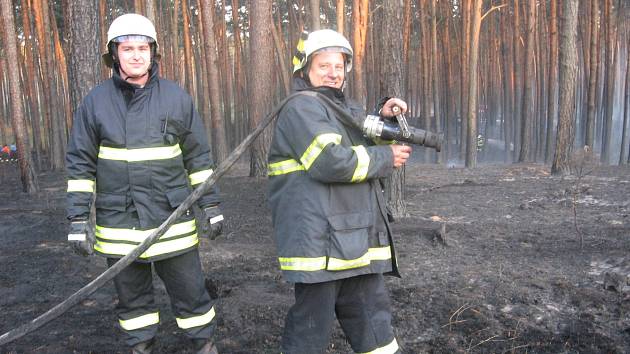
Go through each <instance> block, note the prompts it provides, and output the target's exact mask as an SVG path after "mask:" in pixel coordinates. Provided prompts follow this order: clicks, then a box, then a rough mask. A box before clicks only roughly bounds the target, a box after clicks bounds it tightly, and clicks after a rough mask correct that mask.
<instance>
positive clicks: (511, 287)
mask: <svg viewBox="0 0 630 354" xmlns="http://www.w3.org/2000/svg"><path fill="white" fill-rule="evenodd" d="M0 169H1V171H0V177H1V178H2V186H3V187H2V191H0V200H2V204H1V205H0V240H1V242H0V313H1V315H0V333H5V332H8V331H9V330H11V329H13V328H15V327H17V326H20V325H23V324H24V323H26V322H27V321H30V320H31V319H33V318H35V317H37V316H39V315H41V314H42V313H44V312H45V311H47V310H49V309H50V308H52V307H53V306H55V305H56V304H58V303H60V302H61V301H63V300H64V299H66V298H67V297H68V296H69V295H71V294H72V293H74V292H75V291H77V290H78V289H80V288H81V287H83V286H84V285H85V284H87V283H88V282H89V281H91V280H92V279H94V278H95V277H96V276H98V275H99V274H100V273H102V272H103V271H104V270H105V268H106V265H105V261H104V259H103V258H100V257H98V256H91V257H87V258H83V257H80V256H77V255H75V254H74V253H73V252H72V251H71V248H70V247H69V246H68V245H67V242H66V241H65V239H66V233H67V226H68V223H67V221H66V220H65V217H64V207H65V177H64V176H63V174H61V173H57V174H55V173H46V174H42V175H40V176H39V181H40V187H41V191H40V192H39V193H38V194H37V195H34V196H29V195H26V194H24V193H22V192H21V185H20V182H19V175H18V173H17V171H16V169H17V167H16V165H15V164H4V165H2V166H0ZM219 185H220V187H221V195H222V198H223V200H224V203H223V205H222V207H223V212H224V215H225V217H226V220H227V224H226V228H225V230H224V235H223V236H222V237H221V238H219V239H217V240H214V241H209V240H205V239H204V240H202V241H201V245H200V254H201V257H202V261H203V266H204V271H205V273H206V277H207V287H208V289H209V290H210V292H211V294H212V295H213V296H214V297H216V301H217V305H216V309H217V319H216V320H217V331H216V334H215V341H216V344H217V347H218V348H219V352H221V353H277V352H278V347H279V342H280V337H281V334H282V326H283V323H284V316H285V314H286V312H287V310H288V308H289V306H290V305H291V303H292V300H293V293H292V286H291V285H290V284H288V283H286V282H285V281H284V280H283V279H282V276H281V274H280V271H279V269H278V265H277V261H276V258H275V249H274V243H273V239H272V227H271V216H270V212H269V208H268V207H267V202H266V190H267V189H266V180H265V179H262V178H250V177H247V171H246V170H245V167H243V166H237V168H236V169H234V170H233V171H231V172H230V174H229V175H228V176H226V177H225V178H223V179H222V180H221V181H220V182H219ZM406 200H407V216H406V217H403V218H399V219H398V220H397V222H396V223H395V224H394V231H395V246H396V249H397V253H398V264H399V267H400V269H401V273H402V276H403V277H402V278H400V279H398V278H391V277H388V278H387V285H388V288H389V291H390V295H391V299H392V307H393V313H394V321H393V325H394V327H395V333H396V335H397V339H398V342H399V344H400V346H401V349H402V350H403V352H404V353H628V352H630V286H629V285H630V284H628V280H629V277H630V252H629V251H630V216H629V215H630V168H629V167H596V168H593V169H592V171H589V173H588V174H585V175H583V176H582V177H580V178H577V177H575V176H573V177H557V176H551V175H550V174H549V168H548V167H547V166H543V165H536V164H527V165H521V164H515V165H483V166H480V167H478V168H476V169H461V168H447V167H444V166H435V165H422V164H412V165H409V166H408V167H407V169H406ZM155 284H156V301H157V302H158V303H159V304H160V306H161V312H162V316H161V318H162V323H161V325H160V330H159V334H158V336H159V337H158V340H157V352H160V353H190V352H192V349H191V344H190V343H189V342H188V340H186V338H184V336H183V334H182V333H181V332H180V331H179V330H178V328H177V326H176V324H175V320H174V318H173V316H172V312H171V310H170V307H169V302H168V297H167V296H166V293H165V290H164V287H163V286H162V284H161V283H160V281H159V280H157V279H156V282H155ZM115 306H116V296H115V290H114V286H113V284H111V283H108V284H107V285H105V286H104V287H103V288H101V289H99V290H98V291H96V292H95V293H93V294H92V295H90V296H89V297H88V299H86V300H84V301H83V302H82V303H81V304H80V305H78V306H75V307H74V308H72V309H71V310H69V311H68V312H67V313H65V314H64V315H62V316H61V317H59V318H57V319H55V320H53V321H52V322H50V323H48V324H47V325H45V326H43V327H42V328H40V329H38V330H37V331H35V332H33V333H30V334H28V335H26V336H24V337H22V338H20V339H18V340H16V341H14V342H11V343H9V344H6V345H4V346H3V347H0V352H2V353H90V352H91V353H123V352H128V348H126V347H125V344H124V342H123V341H122V340H121V336H120V333H119V331H118V329H117V324H116V322H117V320H116V315H115ZM349 352H351V349H350V346H349V345H348V344H347V343H346V341H345V339H344V336H343V333H342V332H341V329H340V328H338V327H337V328H336V329H335V331H334V332H333V336H332V338H331V344H330V346H329V349H328V353H349Z"/></svg>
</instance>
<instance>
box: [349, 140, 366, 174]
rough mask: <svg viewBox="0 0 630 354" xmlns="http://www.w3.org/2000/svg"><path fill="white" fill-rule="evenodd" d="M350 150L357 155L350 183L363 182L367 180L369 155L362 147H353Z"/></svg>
mask: <svg viewBox="0 0 630 354" xmlns="http://www.w3.org/2000/svg"><path fill="white" fill-rule="evenodd" d="M352 150H354V153H355V154H356V155H357V168H356V169H355V170H354V175H352V181H351V182H363V181H365V179H366V178H367V174H368V170H369V167H370V155H368V153H367V150H366V149H365V146H363V145H357V146H353V147H352Z"/></svg>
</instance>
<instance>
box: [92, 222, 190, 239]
mask: <svg viewBox="0 0 630 354" xmlns="http://www.w3.org/2000/svg"><path fill="white" fill-rule="evenodd" d="M196 229H197V228H196V227H195V220H189V221H184V222H181V223H179V224H173V225H171V227H169V228H168V230H167V231H166V232H165V233H164V235H162V236H160V240H164V239H168V238H171V237H175V236H179V235H183V234H187V233H189V232H193V231H195V230H196ZM155 230H157V228H155V229H150V230H133V229H118V228H113V227H103V226H99V225H96V236H98V237H99V238H102V239H107V240H114V241H130V242H136V243H140V242H142V241H144V240H145V239H146V238H147V237H149V236H150V235H151V234H152V233H153V231H155Z"/></svg>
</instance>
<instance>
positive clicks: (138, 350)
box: [131, 339, 155, 354]
mask: <svg viewBox="0 0 630 354" xmlns="http://www.w3.org/2000/svg"><path fill="white" fill-rule="evenodd" d="M154 343H155V342H154V340H153V339H151V340H148V341H146V342H140V343H138V344H136V345H134V346H133V348H131V354H151V352H152V351H153V344H154Z"/></svg>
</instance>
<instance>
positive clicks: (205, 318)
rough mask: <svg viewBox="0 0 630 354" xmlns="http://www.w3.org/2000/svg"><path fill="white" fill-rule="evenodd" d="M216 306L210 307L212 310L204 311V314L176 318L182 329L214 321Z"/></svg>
mask: <svg viewBox="0 0 630 354" xmlns="http://www.w3.org/2000/svg"><path fill="white" fill-rule="evenodd" d="M214 315H215V313H214V307H212V308H211V309H210V311H208V312H206V313H204V314H203V315H199V316H194V317H189V318H177V317H176V318H175V320H176V321H177V326H178V327H179V328H181V329H187V328H192V327H199V326H203V325H207V324H208V323H210V322H212V319H213V318H214Z"/></svg>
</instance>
